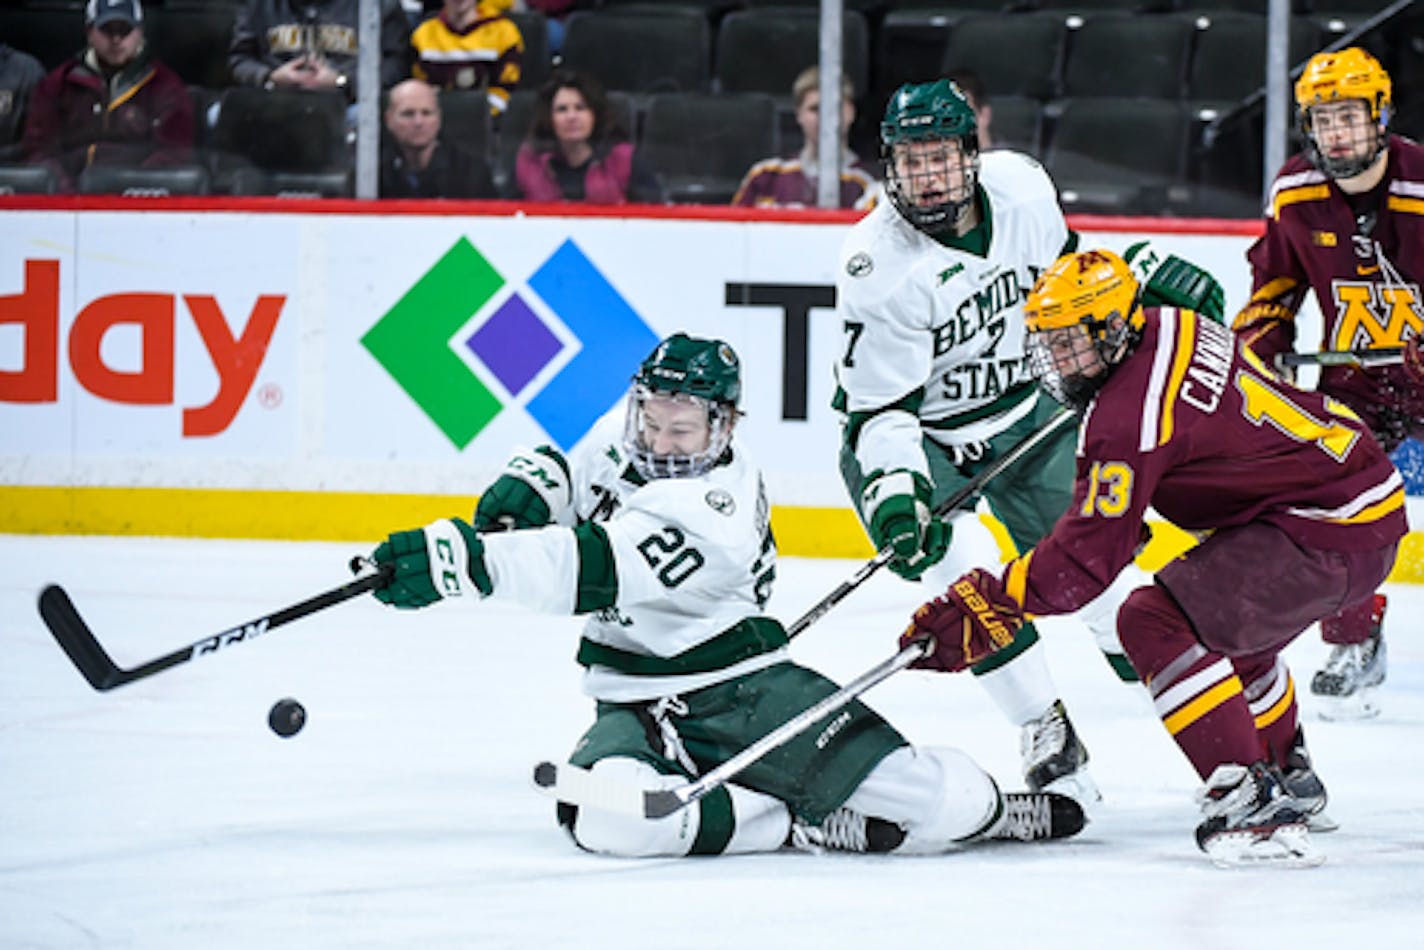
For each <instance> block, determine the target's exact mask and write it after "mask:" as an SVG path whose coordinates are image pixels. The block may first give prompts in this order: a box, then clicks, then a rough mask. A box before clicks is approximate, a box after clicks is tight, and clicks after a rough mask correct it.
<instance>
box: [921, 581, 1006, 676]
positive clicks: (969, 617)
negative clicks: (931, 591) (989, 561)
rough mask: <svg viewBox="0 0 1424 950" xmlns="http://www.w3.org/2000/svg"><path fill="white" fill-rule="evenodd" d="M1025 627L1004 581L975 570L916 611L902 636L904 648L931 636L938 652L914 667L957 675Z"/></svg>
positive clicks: (1000, 647) (934, 652) (998, 648)
mask: <svg viewBox="0 0 1424 950" xmlns="http://www.w3.org/2000/svg"><path fill="white" fill-rule="evenodd" d="M1023 625H1024V616H1023V611H1022V610H1021V609H1020V608H1019V605H1018V604H1016V603H1015V602H1014V599H1013V598H1012V597H1010V596H1009V595H1008V592H1007V591H1005V590H1004V585H1003V584H1002V583H1001V582H1000V580H999V579H998V578H997V577H995V576H994V575H993V574H990V573H989V572H988V571H986V570H983V569H981V568H975V569H974V570H972V571H970V572H969V573H968V574H965V575H964V576H963V577H961V578H960V579H959V580H957V581H955V582H954V583H953V584H950V585H949V589H948V590H946V591H945V592H944V593H943V594H941V595H940V596H938V597H936V598H935V599H934V600H932V601H930V602H929V603H927V604H925V605H924V606H923V607H921V608H920V609H919V610H917V611H915V616H914V618H913V619H912V620H911V621H910V626H909V627H908V628H907V629H906V630H905V632H904V633H903V634H901V635H900V648H901V649H902V650H903V649H904V648H905V647H907V646H909V645H910V644H911V643H913V642H915V641H916V640H921V639H923V638H925V637H933V638H934V642H935V648H934V651H933V652H932V653H930V654H929V655H928V656H926V657H925V658H924V659H922V660H916V661H915V662H914V663H913V664H911V665H912V666H914V667H916V668H917V669H922V670H939V671H940V672H942V673H957V672H959V671H960V670H962V669H964V668H965V667H968V666H973V665H974V664H975V663H978V662H979V661H980V660H983V659H985V658H986V657H988V656H989V655H990V654H992V653H994V652H995V651H997V650H1001V649H1003V648H1004V647H1006V646H1008V645H1009V644H1010V643H1012V642H1013V639H1014V635H1015V634H1016V633H1018V631H1019V628H1020V627H1022V626H1023Z"/></svg>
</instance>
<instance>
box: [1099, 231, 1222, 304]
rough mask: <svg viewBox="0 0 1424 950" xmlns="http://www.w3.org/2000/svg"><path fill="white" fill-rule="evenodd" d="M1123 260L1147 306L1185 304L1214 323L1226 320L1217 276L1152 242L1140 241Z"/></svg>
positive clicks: (1128, 250) (1123, 256) (1129, 249)
mask: <svg viewBox="0 0 1424 950" xmlns="http://www.w3.org/2000/svg"><path fill="white" fill-rule="evenodd" d="M1122 259H1123V260H1124V261H1126V262H1127V264H1128V266H1130V267H1131V268H1132V272H1133V274H1135V275H1136V277H1137V280H1138V282H1139V283H1140V284H1141V285H1142V303H1143V305H1144V306H1147V307H1185V308H1186V309H1188V310H1195V311H1196V312H1197V313H1199V314H1201V315H1202V316H1204V317H1209V318H1211V319H1212V320H1215V321H1216V322H1217V323H1224V322H1225V320H1226V294H1225V293H1224V292H1223V291H1222V289H1221V284H1219V283H1217V282H1216V278H1215V277H1213V276H1211V275H1210V274H1208V273H1207V272H1206V271H1204V270H1202V269H1201V268H1200V267H1198V266H1196V265H1195V264H1193V263H1191V262H1190V261H1184V260H1182V259H1181V258H1180V257H1178V256H1177V255H1175V254H1163V253H1162V252H1161V251H1159V250H1158V249H1157V248H1155V247H1153V246H1152V242H1151V241H1139V242H1138V243H1136V244H1134V245H1132V246H1131V247H1129V248H1128V249H1127V251H1126V252H1125V253H1124V254H1123V255H1122Z"/></svg>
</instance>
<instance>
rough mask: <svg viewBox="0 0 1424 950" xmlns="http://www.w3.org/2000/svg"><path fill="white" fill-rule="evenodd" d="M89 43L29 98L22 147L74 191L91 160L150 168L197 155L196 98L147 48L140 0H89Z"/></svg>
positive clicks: (64, 187) (32, 160)
mask: <svg viewBox="0 0 1424 950" xmlns="http://www.w3.org/2000/svg"><path fill="white" fill-rule="evenodd" d="M84 32H85V37H86V38H87V40H88V45H87V46H86V47H85V48H84V50H83V51H82V52H81V53H80V54H79V55H78V56H76V57H75V58H73V59H71V60H69V61H67V62H65V63H62V64H61V65H60V66H59V67H58V68H56V69H54V70H53V71H52V72H50V73H48V74H47V75H46V76H45V77H44V79H42V80H40V83H39V85H38V86H36V87H35V91H34V94H33V95H32V96H31V98H30V107H29V115H28V117H27V118H26V121H25V135H24V139H23V140H22V144H21V150H22V151H23V153H24V155H25V160H26V161H28V162H30V163H32V164H43V165H48V166H49V167H50V168H51V169H53V170H54V172H55V174H56V176H57V177H58V179H59V186H60V188H61V189H62V190H64V191H72V190H73V189H74V186H75V181H76V179H78V177H79V173H80V172H82V171H83V170H84V169H86V168H88V167H89V166H90V165H99V164H112V165H131V166H141V167H144V168H154V167H161V166H165V165H180V164H186V163H188V162H191V161H192V160H193V103H192V100H191V99H190V98H189V97H188V90H187V89H186V88H185V87H184V85H183V80H182V79H180V78H178V74H177V73H175V72H173V70H171V69H169V68H168V67H167V66H165V65H163V64H162V63H160V62H158V61H157V60H155V59H152V58H150V57H149V55H148V51H147V49H146V47H145V45H144V33H143V7H142V5H141V4H140V3H139V0H89V5H88V7H87V8H86V11H85V30H84Z"/></svg>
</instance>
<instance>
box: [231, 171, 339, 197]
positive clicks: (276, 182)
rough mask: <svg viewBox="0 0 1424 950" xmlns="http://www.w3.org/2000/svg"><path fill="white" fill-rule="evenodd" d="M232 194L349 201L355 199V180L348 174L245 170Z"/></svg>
mask: <svg viewBox="0 0 1424 950" xmlns="http://www.w3.org/2000/svg"><path fill="white" fill-rule="evenodd" d="M229 193H230V194H233V195H240V196H250V195H270V196H274V197H277V198H346V197H350V195H351V176H350V174H349V173H347V172H344V171H328V172H267V171H263V170H262V169H260V168H245V169H241V170H240V171H238V172H237V173H235V174H234V175H233V176H232V178H231V180H230V184H229Z"/></svg>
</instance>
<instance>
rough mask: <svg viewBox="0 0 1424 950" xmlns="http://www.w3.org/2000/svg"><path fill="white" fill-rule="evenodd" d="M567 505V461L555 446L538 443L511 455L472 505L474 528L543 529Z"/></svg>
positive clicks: (492, 529)
mask: <svg viewBox="0 0 1424 950" xmlns="http://www.w3.org/2000/svg"><path fill="white" fill-rule="evenodd" d="M569 504H570V497H569V463H568V462H566V461H565V460H564V456H563V454H562V453H560V452H559V450H558V449H554V448H550V447H549V446H547V445H541V446H539V447H538V448H537V449H535V450H534V451H532V452H521V453H519V454H518V455H515V456H514V457H513V458H511V459H510V460H509V463H508V464H507V465H505V467H504V474H502V475H500V476H499V478H497V479H495V481H494V484H492V485H490V487H489V488H487V489H485V493H484V494H483V495H481V496H480V502H479V504H478V505H476V506H475V530H476V531H479V532H481V533H484V532H487V531H510V530H517V529H520V528H542V527H544V526H545V525H547V524H549V523H551V522H552V521H554V520H555V519H556V518H557V516H558V513H559V512H561V511H563V510H564V509H565V508H567V507H568V505H569Z"/></svg>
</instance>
